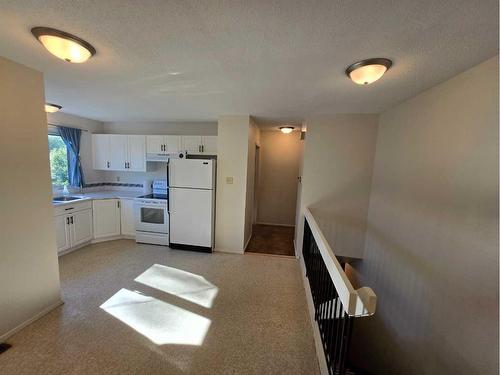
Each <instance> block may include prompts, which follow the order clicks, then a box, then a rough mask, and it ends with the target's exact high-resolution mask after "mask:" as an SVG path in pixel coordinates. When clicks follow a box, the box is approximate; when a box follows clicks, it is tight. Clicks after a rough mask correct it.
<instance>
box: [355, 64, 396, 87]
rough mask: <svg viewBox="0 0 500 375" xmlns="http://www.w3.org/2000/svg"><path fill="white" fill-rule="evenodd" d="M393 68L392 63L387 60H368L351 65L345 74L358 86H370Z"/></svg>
mask: <svg viewBox="0 0 500 375" xmlns="http://www.w3.org/2000/svg"><path fill="white" fill-rule="evenodd" d="M391 66H392V61H391V60H389V59H386V58H374V59H366V60H361V61H358V62H355V63H354V64H352V65H350V66H349V67H348V68H347V69H346V71H345V73H346V74H347V76H348V77H349V78H350V79H351V80H352V81H353V82H354V83H357V84H358V85H368V84H370V83H373V82H375V81H377V80H379V79H380V78H382V76H383V75H384V73H385V72H386V71H387V70H389V68H390V67H391Z"/></svg>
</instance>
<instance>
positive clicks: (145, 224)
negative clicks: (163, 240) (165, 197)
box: [134, 201, 168, 233]
mask: <svg viewBox="0 0 500 375" xmlns="http://www.w3.org/2000/svg"><path fill="white" fill-rule="evenodd" d="M134 216H135V230H138V231H142V232H153V233H168V219H167V205H166V204H164V203H157V202H144V201H142V202H140V201H139V202H134Z"/></svg>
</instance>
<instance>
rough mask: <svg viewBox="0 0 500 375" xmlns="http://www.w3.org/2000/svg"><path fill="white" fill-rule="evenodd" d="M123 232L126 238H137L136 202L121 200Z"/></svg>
mask: <svg viewBox="0 0 500 375" xmlns="http://www.w3.org/2000/svg"><path fill="white" fill-rule="evenodd" d="M120 216H121V231H122V234H123V235H125V236H135V221H134V200H133V199H121V200H120Z"/></svg>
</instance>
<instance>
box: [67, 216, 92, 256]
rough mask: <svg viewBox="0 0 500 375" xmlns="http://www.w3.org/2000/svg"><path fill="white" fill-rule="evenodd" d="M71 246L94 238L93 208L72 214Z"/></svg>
mask: <svg viewBox="0 0 500 375" xmlns="http://www.w3.org/2000/svg"><path fill="white" fill-rule="evenodd" d="M70 227H71V247H74V246H78V245H80V244H82V243H85V242H89V241H90V240H91V239H92V210H83V211H78V212H75V213H73V214H71V217H70Z"/></svg>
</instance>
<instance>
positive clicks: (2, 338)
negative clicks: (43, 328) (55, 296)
mask: <svg viewBox="0 0 500 375" xmlns="http://www.w3.org/2000/svg"><path fill="white" fill-rule="evenodd" d="M62 304H64V302H63V300H59V301H57V302H56V303H53V304H52V305H50V306H48V307H46V308H44V309H43V310H42V311H40V312H39V313H37V314H36V315H34V316H33V317H31V318H29V319H28V320H25V321H24V322H23V323H21V324H19V325H18V326H16V327H14V328H12V329H11V330H10V331H8V332H6V333H4V334H3V335H1V336H0V341H5V340H7V339H8V338H9V337H11V336H12V335H14V334H15V333H17V332H19V331H20V330H21V329H23V328H24V327H26V326H28V325H30V324H31V323H33V322H34V321H36V320H38V319H40V318H41V317H43V316H44V315H47V314H48V313H49V312H51V311H52V310H54V309H56V308H58V307H59V306H61V305H62Z"/></svg>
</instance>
